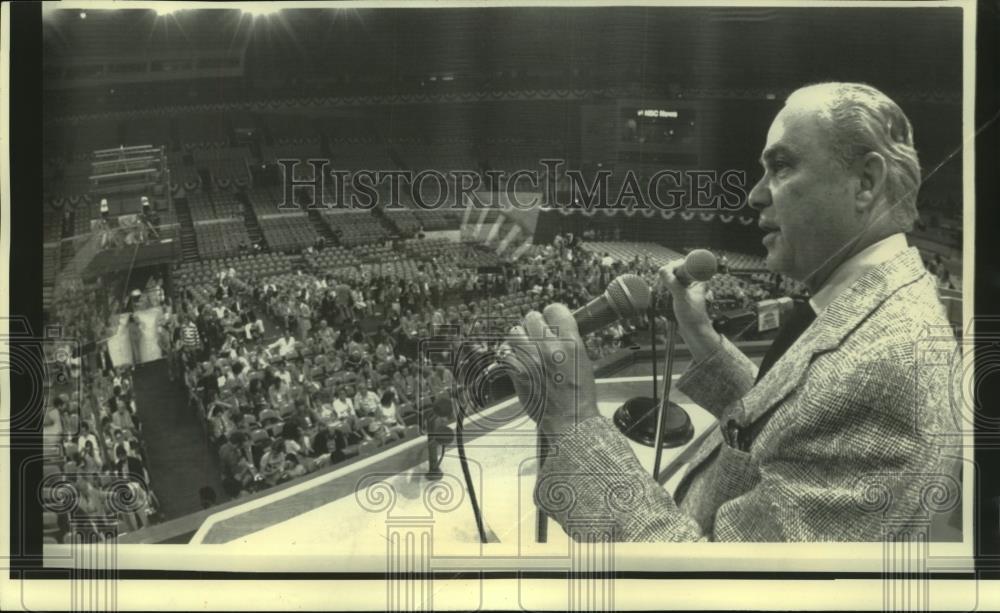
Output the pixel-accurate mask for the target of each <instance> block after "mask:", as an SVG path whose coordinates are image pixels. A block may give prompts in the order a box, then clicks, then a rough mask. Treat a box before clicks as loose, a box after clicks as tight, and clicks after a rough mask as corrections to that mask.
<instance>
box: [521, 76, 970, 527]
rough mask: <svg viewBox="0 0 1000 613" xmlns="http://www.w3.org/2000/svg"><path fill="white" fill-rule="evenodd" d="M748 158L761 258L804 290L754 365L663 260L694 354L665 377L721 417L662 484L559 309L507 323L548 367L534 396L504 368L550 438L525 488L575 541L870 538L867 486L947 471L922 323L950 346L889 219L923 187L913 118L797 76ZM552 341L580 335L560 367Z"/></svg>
mask: <svg viewBox="0 0 1000 613" xmlns="http://www.w3.org/2000/svg"><path fill="white" fill-rule="evenodd" d="M761 163H762V164H763V168H764V176H763V177H762V178H761V179H760V181H759V182H758V183H757V185H755V186H754V188H753V190H752V191H751V193H750V195H749V198H748V202H749V204H750V206H752V207H753V208H754V209H756V210H758V211H759V212H760V221H759V225H760V227H761V229H762V230H763V231H764V232H765V233H766V235H765V236H764V238H763V243H764V246H765V247H766V248H767V265H768V267H769V268H770V269H771V270H773V271H775V272H779V273H783V274H786V275H788V276H790V277H792V278H794V279H798V280H800V281H802V282H804V283H805V284H806V285H807V286H808V287H809V289H810V293H811V295H812V298H811V299H810V301H809V302H808V303H804V302H803V303H802V305H800V306H799V307H797V308H796V309H795V312H794V315H793V316H792V318H791V321H787V322H785V323H784V324H783V325H782V330H781V331H780V332H779V336H778V339H776V341H775V344H774V345H775V346H773V347H772V350H771V351H769V352H768V355H767V356H765V358H764V362H763V363H762V365H761V368H759V369H758V368H757V367H756V366H755V364H754V363H753V362H751V360H750V359H749V358H748V357H746V356H745V355H744V354H743V353H742V352H741V351H740V350H739V349H737V348H736V347H735V346H734V345H733V344H732V343H731V342H730V341H729V340H728V339H726V338H725V337H723V336H721V335H719V334H718V333H717V332H716V331H715V330H714V329H713V327H712V324H711V321H710V319H709V317H708V315H707V313H706V308H705V299H704V294H705V287H704V285H703V284H700V283H695V284H693V285H691V286H690V287H685V286H684V285H682V284H681V283H679V282H678V280H677V278H676V277H675V276H674V274H673V266H671V265H668V266H666V267H664V268H663V269H662V270H661V271H660V280H661V282H662V283H663V285H664V286H665V287H666V288H668V289H669V290H670V292H671V294H672V296H673V303H674V312H675V315H676V318H677V322H678V326H679V331H680V333H681V336H682V337H683V338H684V340H685V342H686V344H687V346H688V347H689V348H690V350H691V354H692V357H693V361H692V365H691V367H690V368H689V369H688V371H687V372H686V373H684V375H683V376H682V377H681V379H680V380H679V381H678V383H677V387H678V388H679V389H681V390H682V391H683V392H685V393H686V394H687V395H688V396H689V397H690V398H691V399H693V400H694V401H695V402H697V403H699V404H700V405H701V406H703V407H704V408H705V409H707V410H709V411H710V412H712V413H713V414H714V415H715V416H716V417H718V420H719V421H718V426H717V427H714V428H713V429H712V431H711V432H709V433H708V434H707V435H706V436H705V437H704V439H703V440H702V442H701V444H700V446H699V448H698V449H697V450H696V451H695V453H694V455H693V456H692V460H691V461H690V462H689V466H688V469H687V471H686V473H685V474H684V476H683V478H682V479H681V481H680V483H679V485H678V487H677V490H676V492H675V494H674V495H673V496H671V495H670V493H668V492H667V491H666V490H665V489H664V488H663V487H662V486H660V485H658V484H657V483H656V482H655V481H654V480H653V479H652V478H651V477H650V476H649V475H648V474H647V473H646V472H645V471H644V470H643V468H642V467H641V466H640V464H639V461H638V460H637V459H636V457H635V455H634V454H633V453H632V451H631V449H630V448H629V446H628V443H627V442H626V440H625V439H624V437H623V436H622V435H621V434H620V433H619V432H618V431H617V429H616V428H615V427H614V425H613V424H612V423H611V422H610V421H609V420H608V419H606V418H604V417H602V416H600V415H599V414H598V412H597V395H596V392H595V385H594V379H593V374H592V366H591V364H590V363H589V361H588V360H587V357H586V355H587V354H586V351H584V350H583V343H582V341H581V340H580V337H579V334H578V331H577V326H576V323H575V322H574V320H573V317H572V315H571V314H570V312H569V310H568V309H567V308H566V307H565V306H563V305H559V304H553V305H550V306H548V307H547V308H546V309H545V311H544V314H543V313H538V312H531V313H529V314H528V315H527V316H526V317H525V318H524V321H523V326H518V327H515V328H514V330H513V331H512V332H511V336H510V339H509V340H508V342H509V343H510V345H511V347H512V348H514V352H515V354H517V357H518V358H519V361H520V371H521V372H522V373H523V372H525V369H527V368H540V369H544V370H543V372H545V373H546V377H545V380H546V381H547V383H548V384H547V386H546V388H545V390H544V393H543V394H542V396H541V397H538V396H537V395H536V396H532V395H531V394H532V391H531V390H529V389H528V387H527V383H526V382H527V381H528V378H527V377H524V376H521V377H519V376H516V375H515V386H516V387H517V388H518V393H519V395H520V397H521V400H522V402H523V403H525V404H526V405H527V404H528V403H529V402H541V403H542V404H543V406H542V411H543V412H542V413H541V414H540V417H539V419H538V421H539V427H540V428H541V430H542V432H543V434H545V435H546V436H547V437H548V439H549V440H550V441H551V442H552V448H551V451H550V453H549V454H548V455H547V457H546V458H545V460H544V463H543V465H542V467H541V468H540V470H539V475H538V482H537V485H536V490H535V497H536V501H537V502H538V504H539V506H540V508H542V509H543V510H545V511H547V512H548V513H549V514H550V516H552V517H553V518H555V519H556V520H557V521H559V522H560V523H561V524H563V526H567V524H568V523H572V524H573V525H574V531H573V532H571V534H572V535H573V536H574V538H578V539H581V540H586V539H589V538H608V534H607V531H608V529H609V527H610V530H611V532H612V534H611V535H610V536H611V538H613V539H615V540H623V541H696V540H713V541H748V542H766V541H875V540H880V539H881V538H882V537H883V527H882V523H883V522H884V521H885V517H884V515H883V513H882V511H883V509H879V510H877V511H873V510H872V508H871V504H870V501H868V503H867V504H866V501H865V496H866V494H865V492H866V489H868V488H869V487H870V486H871V485H873V484H874V485H875V486H876V487H878V488H880V491H882V492H888V494H889V495H890V496H891V504H892V509H891V513H892V516H893V517H894V518H910V517H923V516H925V515H924V510H923V509H921V504H922V501H921V497H922V496H924V495H925V494H924V493H923V492H922V490H925V489H926V487H927V484H928V479H932V478H933V476H934V475H940V474H942V472H944V470H945V469H944V467H943V466H942V463H943V460H942V455H943V453H942V452H943V444H942V443H943V441H944V440H946V435H947V434H948V433H950V432H952V431H953V430H954V427H955V426H954V425H952V426H951V427H950V428H949V426H948V424H949V422H952V423H953V421H954V420H953V417H952V410H951V398H950V397H949V391H950V390H952V389H954V388H953V384H952V382H951V380H950V379H951V378H950V377H949V372H948V369H947V367H941V368H937V369H926V368H921V367H920V366H921V364H920V360H921V356H920V353H919V347H920V343H921V341H922V339H925V338H926V337H927V335H929V334H930V335H938V336H939V335H941V334H942V333H943V334H944V335H945V336H944V338H945V342H946V343H949V344H950V346H951V347H952V348H953V347H954V344H953V343H954V339H953V337H951V336H950V334H951V333H950V329H949V328H948V322H947V320H946V318H945V314H944V310H943V308H942V306H941V304H940V302H939V300H938V296H937V291H936V286H935V282H934V278H933V277H932V276H931V275H930V274H929V273H928V272H927V271H926V270H925V269H924V267H923V263H922V260H921V258H920V255H919V253H918V251H917V250H916V249H915V248H912V247H908V246H907V242H906V238H905V236H904V234H903V233H904V232H906V231H909V230H910V229H911V227H912V225H913V222H914V220H915V219H916V217H917V211H916V197H917V190H918V188H919V186H920V165H919V162H918V160H917V153H916V150H915V149H914V145H913V131H912V128H911V125H910V122H909V120H908V119H907V117H906V115H905V114H904V113H903V111H902V110H901V109H900V108H899V107H898V106H897V105H896V103H894V102H893V101H892V100H890V99H889V98H888V97H887V96H886V95H885V94H883V93H882V92H880V91H878V90H876V89H874V88H872V87H869V86H867V85H861V84H854V83H822V84H818V85H811V86H808V87H804V88H802V89H799V90H798V91H796V92H794V93H793V94H792V95H791V96H789V97H788V99H787V100H786V103H785V106H784V108H782V109H781V111H780V112H779V113H778V115H777V116H776V117H775V119H774V122H773V123H772V124H771V128H770V130H769V131H768V133H767V142H766V144H765V147H764V150H763V153H762V155H761ZM554 338H558V339H559V340H558V342H559V343H560V346H563V347H565V346H566V345H565V344H566V343H567V342H575V343H576V346H577V348H578V349H579V350H578V351H577V352H576V354H577V355H576V360H575V363H573V362H574V360H565V359H559V360H558V363H556V362H554V361H553V360H552V357H551V356H552V354H559V352H556V351H555V346H556V345H555V343H556V341H553V340H551V339H554ZM547 339H548V340H547ZM779 345H780V347H779ZM519 347H520V348H522V350H518V348H519ZM528 347H532V349H531V350H530V351H528V350H523V349H525V348H528ZM546 349H549V350H546ZM560 355H564V354H560ZM556 381H560V382H561V383H559V384H557V383H556ZM567 500H570V501H571V503H570V504H567V503H566V502H567ZM581 523H582V524H583V525H584V526H586V525H587V524H588V523H592V524H593V525H594V526H595V531H594V532H589V531H588V530H587V529H582V530H581V529H580V524H581ZM598 527H599V528H598Z"/></svg>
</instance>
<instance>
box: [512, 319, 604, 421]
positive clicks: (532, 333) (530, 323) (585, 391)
mask: <svg viewBox="0 0 1000 613" xmlns="http://www.w3.org/2000/svg"><path fill="white" fill-rule="evenodd" d="M506 345H507V347H509V350H510V353H509V355H508V356H506V357H504V358H503V359H504V360H505V361H506V362H507V363H508V364H509V365H511V366H512V367H513V368H512V370H513V371H514V372H513V374H512V377H511V378H512V379H513V381H514V388H515V389H516V390H517V395H518V398H519V399H520V400H521V404H522V406H524V408H525V409H526V410H527V411H528V413H529V414H530V415H531V417H532V419H534V420H535V421H536V422H538V423H539V426H540V427H541V429H542V432H544V433H545V434H548V435H553V434H561V433H563V432H566V431H567V430H569V429H571V428H572V427H573V426H575V425H576V424H577V423H579V422H581V421H584V420H585V419H588V418H590V417H594V416H596V415H598V412H597V391H596V386H595V385H594V367H593V365H592V364H591V362H590V359H589V358H588V357H587V351H586V348H585V347H584V344H583V340H582V339H581V338H580V332H579V330H578V329H577V325H576V320H574V319H573V315H572V313H570V310H569V309H568V308H566V306H565V305H562V304H550V305H549V306H547V307H545V312H544V314H542V313H539V312H538V311H531V312H530V313H528V314H527V315H526V316H525V318H524V321H523V323H522V325H519V326H515V327H514V328H513V329H512V330H511V332H510V336H508V338H507V342H506Z"/></svg>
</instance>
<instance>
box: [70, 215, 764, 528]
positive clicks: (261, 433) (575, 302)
mask: <svg viewBox="0 0 1000 613" xmlns="http://www.w3.org/2000/svg"><path fill="white" fill-rule="evenodd" d="M468 248H469V247H468V246H467V245H461V244H454V245H451V246H450V248H449V247H442V248H441V249H435V250H432V253H431V255H428V256H426V257H423V256H421V257H419V258H417V259H418V261H417V262H416V263H415V264H414V263H412V262H409V263H407V264H406V265H405V266H386V267H384V268H382V269H379V267H377V266H376V267H371V266H369V267H366V266H364V265H356V266H351V267H346V268H340V269H336V270H322V269H320V268H318V267H316V268H311V267H309V266H306V267H304V268H300V269H298V270H295V271H294V272H292V273H285V274H279V275H274V276H269V277H247V276H243V275H240V274H238V273H237V272H236V270H235V269H233V268H230V269H228V270H224V271H222V272H220V273H219V274H218V276H217V277H216V278H215V279H214V281H213V282H212V283H211V284H205V285H191V286H186V287H179V288H175V291H173V292H171V295H170V296H166V295H164V288H163V283H162V281H161V280H159V279H151V280H150V282H149V284H147V287H146V291H145V292H143V293H141V298H139V299H138V300H139V301H137V299H135V297H133V296H128V297H127V298H126V300H125V301H121V300H115V299H109V300H108V301H107V304H103V302H101V301H97V302H98V303H99V304H100V305H101V307H102V309H101V312H100V313H96V314H93V316H92V317H91V318H76V317H75V316H74V314H73V313H70V312H68V311H63V312H60V316H61V317H64V318H65V320H66V321H73V320H75V321H77V322H78V323H77V324H76V325H77V326H83V325H89V328H90V330H91V335H92V336H93V337H94V338H95V340H100V339H102V338H103V339H106V338H107V337H108V336H109V334H111V333H113V331H112V330H110V326H111V325H113V324H114V323H116V322H117V321H118V319H117V318H118V317H120V315H119V314H120V313H121V312H123V311H129V310H132V309H135V308H140V307H143V306H153V305H154V304H155V305H159V306H162V314H161V316H160V318H159V320H158V321H157V325H156V331H155V332H156V337H157V343H158V344H159V347H160V349H161V352H162V353H163V355H164V356H165V358H166V359H165V368H166V369H167V371H168V374H169V377H170V378H171V379H172V380H174V381H176V382H177V384H178V385H181V386H183V387H184V388H185V390H186V394H187V397H188V404H189V406H190V407H192V408H193V410H196V411H197V412H198V414H199V416H200V417H201V419H203V421H204V424H205V429H206V436H207V439H208V441H209V443H210V445H211V446H212V449H213V452H214V453H216V454H217V456H218V459H219V466H220V470H221V473H222V474H221V481H222V484H223V490H224V494H225V496H226V497H227V498H236V497H239V496H242V495H245V494H248V493H252V492H256V491H260V490H261V489H263V488H267V487H271V486H273V485H276V484H279V483H282V482H285V481H287V480H290V479H294V478H296V477H299V476H302V475H304V474H307V473H308V472H310V471H313V470H316V469H318V468H321V467H323V466H327V465H330V464H332V463H337V462H341V461H344V460H345V459H347V458H348V457H351V456H353V455H355V454H358V453H367V452H374V451H375V450H376V449H377V448H379V447H381V446H385V445H388V444H391V443H392V442H394V441H398V440H402V439H404V438H406V437H408V436H412V435H415V434H416V433H418V432H420V431H421V428H427V427H428V422H427V420H426V419H425V418H426V416H427V415H428V414H429V409H437V411H438V412H440V411H441V410H442V409H441V407H442V406H443V407H445V409H444V410H447V407H449V405H450V402H451V400H450V398H451V392H452V391H453V390H454V389H455V388H456V386H457V387H459V388H461V387H464V386H466V385H469V384H470V383H469V382H466V381H459V380H456V378H455V374H454V372H453V369H452V367H451V365H449V364H444V363H436V362H435V361H434V360H433V359H432V356H429V355H421V341H422V340H424V339H431V338H440V337H441V336H442V335H443V334H444V335H446V336H448V338H449V339H450V340H452V341H455V342H461V339H463V338H466V337H471V338H475V339H477V342H479V343H481V344H482V343H484V341H482V339H483V338H488V339H494V340H493V341H486V342H485V344H486V345H487V346H485V347H484V349H485V350H487V351H490V350H493V349H495V348H496V347H495V345H496V344H499V342H500V341H501V340H502V338H503V337H504V336H505V335H506V333H507V331H508V329H509V327H510V325H511V323H512V322H513V321H515V320H519V319H520V318H521V317H523V316H524V315H525V314H526V313H527V312H528V311H529V310H532V309H540V308H542V307H544V306H545V305H546V304H549V303H552V302H562V303H565V304H567V305H569V306H570V307H571V308H575V307H578V306H581V305H583V304H585V303H586V302H588V301H589V300H591V299H592V298H593V297H595V296H597V295H600V294H601V293H603V292H604V290H605V289H606V287H607V285H608V284H609V283H610V281H611V280H612V279H614V278H615V277H617V276H619V275H622V274H625V273H632V274H637V275H639V276H641V277H643V278H644V279H645V280H646V281H647V282H648V283H649V284H650V285H651V286H654V285H655V283H656V274H657V270H658V263H656V262H654V261H652V260H651V259H650V258H649V257H648V256H646V257H638V256H637V257H634V258H632V259H631V260H628V261H618V260H616V259H615V258H612V257H610V256H608V255H607V254H601V253H597V252H593V251H590V250H588V249H586V248H584V246H583V244H582V241H581V240H580V238H579V237H573V236H572V235H565V236H558V237H556V239H555V240H554V241H553V242H552V243H551V244H548V245H536V246H533V247H531V248H530V249H528V250H527V251H525V252H524V253H523V254H522V255H521V257H520V258H518V259H517V260H516V261H508V262H499V261H497V262H496V264H498V265H497V266H491V267H489V268H488V269H485V270H484V269H481V268H477V267H476V264H483V263H484V262H488V261H489V260H490V258H486V257H485V256H486V255H490V254H487V253H485V252H484V255H483V259H480V258H470V257H469V253H468V251H467V250H468ZM494 259H495V258H494ZM720 280H721V281H725V276H723V275H720V276H719V279H717V280H713V282H712V283H713V285H712V286H711V287H712V288H713V289H715V291H716V292H718V293H719V298H722V299H725V298H726V297H727V296H726V295H725V292H726V290H727V288H728V287H729V284H728V283H727V282H722V283H720V282H719V281H720ZM778 281H779V282H781V280H780V279H779V280H778ZM774 282H775V280H774V279H773V278H771V277H767V278H764V277H762V278H760V279H754V278H750V279H746V280H744V279H742V278H741V279H740V288H741V289H743V290H748V291H745V299H746V300H748V301H749V300H755V299H759V296H758V293H762V294H761V295H763V293H767V292H769V291H771V290H773V289H775V288H774V287H772V286H773V284H774ZM779 284H780V283H779ZM710 293H711V292H710ZM140 301H141V302H140ZM84 322H89V324H84ZM649 323H650V322H649V320H648V319H647V316H646V315H645V314H643V315H640V316H638V317H635V318H633V319H631V320H628V321H622V322H618V323H616V324H615V325H613V326H610V327H608V328H606V329H604V330H602V331H600V332H598V333H594V334H591V335H588V336H587V337H586V338H585V339H584V341H585V344H586V346H587V350H588V353H589V354H590V357H591V358H592V359H594V360H597V359H600V358H602V357H604V356H606V355H608V354H611V353H614V352H617V351H620V350H621V349H622V348H624V347H627V346H630V345H632V344H633V342H635V341H642V340H644V339H645V331H646V330H647V328H648V325H649ZM654 323H655V325H656V327H657V329H658V330H659V331H660V332H661V333H662V331H663V329H664V328H665V325H666V322H665V320H663V319H662V318H659V319H658V321H656V322H654ZM443 330H450V332H447V333H445V332H442V331H443ZM638 331H642V332H643V334H642V335H639V334H637V332H638ZM490 342H492V346H490ZM98 346H100V343H98ZM97 356H98V358H97V360H96V365H97V369H96V371H95V372H96V374H94V375H93V376H91V375H89V374H87V373H85V374H84V376H85V377H87V378H88V380H87V382H86V383H85V385H84V388H85V389H88V390H89V391H90V395H89V396H88V399H87V400H85V402H87V403H88V406H87V407H86V408H84V409H83V410H80V411H77V407H72V406H70V401H66V400H63V401H60V402H59V403H58V408H57V411H56V413H53V414H52V415H51V417H52V419H53V420H54V421H59V422H60V426H61V427H62V428H63V431H65V432H76V431H78V430H79V431H80V432H84V433H86V435H85V436H83V437H77V438H79V440H74V441H70V440H69V439H68V438H67V440H66V441H65V442H66V444H67V445H68V444H73V445H75V446H76V447H75V448H74V447H68V448H66V449H64V457H65V458H66V463H67V466H66V467H65V470H66V472H67V474H69V473H70V472H73V471H76V472H80V471H79V470H78V469H77V468H73V467H86V468H87V469H88V470H90V469H95V470H91V471H90V472H91V473H93V474H94V475H95V476H94V478H93V479H91V478H90V477H86V478H83V479H82V480H83V481H86V482H88V483H90V485H92V486H94V487H95V488H99V487H100V484H101V483H102V482H106V481H107V478H108V476H109V475H114V474H120V473H122V471H125V472H129V473H130V474H134V475H140V474H141V475H142V483H145V484H147V485H148V471H146V468H145V458H144V451H143V449H144V447H143V444H142V438H141V434H142V433H141V427H140V425H139V424H138V421H137V420H136V419H135V401H134V398H133V397H132V396H131V391H130V387H131V386H130V379H129V377H128V373H129V367H127V366H126V367H119V368H115V367H114V366H112V365H111V363H110V359H109V357H108V355H107V351H106V350H105V351H98V352H97ZM433 412H434V411H430V413H433ZM56 414H58V415H59V419H58V420H56V419H55V417H56ZM76 414H79V415H89V416H92V417H91V419H89V420H84V423H80V424H78V426H79V427H77V424H67V423H65V421H66V419H67V417H66V415H76ZM91 433H92V434H91ZM87 435H89V436H92V437H94V439H95V440H96V441H97V443H94V442H92V441H91V442H90V443H89V445H88V441H89V438H88V436H87ZM97 437H100V438H97ZM122 453H124V455H122ZM88 474H89V473H88ZM102 480H103V481H102ZM78 481H79V479H78ZM83 487H88V488H89V487H90V486H83ZM207 489H208V490H210V489H211V488H202V498H203V499H206V500H215V497H216V494H215V492H214V491H208V492H206V491H205V490H207ZM144 492H146V494H145V495H146V500H148V501H149V504H148V506H146V507H145V508H144V509H143V510H142V511H141V512H136V513H132V514H130V515H129V517H126V518H123V522H125V523H124V525H125V526H126V527H127V529H135V528H137V527H141V526H142V525H144V524H145V523H146V522H147V521H148V518H149V517H151V516H154V515H155V509H156V502H155V496H153V495H152V492H151V490H149V489H148V488H147V489H145V490H144Z"/></svg>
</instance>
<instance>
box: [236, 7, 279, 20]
mask: <svg viewBox="0 0 1000 613" xmlns="http://www.w3.org/2000/svg"><path fill="white" fill-rule="evenodd" d="M240 10H241V11H243V14H244V15H249V16H250V17H252V18H254V19H256V18H257V17H269V16H271V15H274V14H275V13H277V12H278V11H280V10H281V9H279V8H276V7H274V6H268V5H266V4H258V5H253V6H244V7H242V8H241V9H240Z"/></svg>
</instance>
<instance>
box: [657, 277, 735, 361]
mask: <svg viewBox="0 0 1000 613" xmlns="http://www.w3.org/2000/svg"><path fill="white" fill-rule="evenodd" d="M683 264H684V260H682V259H677V260H674V261H673V262H670V263H669V264H667V265H665V266H663V267H662V268H660V271H659V273H658V278H657V282H658V285H659V287H660V288H665V289H667V290H668V291H669V292H670V296H671V299H672V300H673V312H674V318H675V319H676V320H677V331H678V332H680V334H681V336H682V337H684V342H685V344H687V346H688V348H689V349H690V350H691V357H693V358H694V361H695V362H701V361H703V360H705V359H707V358H708V357H710V356H711V355H712V354H714V353H715V352H716V351H717V350H718V349H719V347H720V345H721V342H722V337H721V336H720V335H719V333H718V332H716V331H715V328H714V327H712V318H711V317H709V316H708V308H707V305H706V303H705V291H706V289H707V284H706V283H704V282H702V281H696V282H695V283H692V284H691V285H689V286H687V287H685V286H684V285H683V284H682V283H681V282H680V281H679V280H678V279H677V275H676V274H674V271H675V270H676V269H677V268H679V267H680V266H682V265H683Z"/></svg>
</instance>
